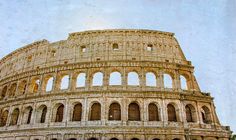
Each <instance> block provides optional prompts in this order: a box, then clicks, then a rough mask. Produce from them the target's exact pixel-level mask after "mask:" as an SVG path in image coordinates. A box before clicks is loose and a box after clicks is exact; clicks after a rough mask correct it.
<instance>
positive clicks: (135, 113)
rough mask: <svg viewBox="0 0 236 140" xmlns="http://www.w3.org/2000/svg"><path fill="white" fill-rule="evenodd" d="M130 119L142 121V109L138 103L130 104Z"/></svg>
mask: <svg viewBox="0 0 236 140" xmlns="http://www.w3.org/2000/svg"><path fill="white" fill-rule="evenodd" d="M128 120H129V121H140V120H141V119H140V109H139V105H138V104H137V103H131V104H129V109H128Z"/></svg>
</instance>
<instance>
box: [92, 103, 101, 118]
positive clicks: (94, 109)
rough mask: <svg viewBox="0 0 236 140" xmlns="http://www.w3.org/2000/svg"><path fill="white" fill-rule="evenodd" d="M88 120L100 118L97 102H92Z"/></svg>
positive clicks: (99, 107)
mask: <svg viewBox="0 0 236 140" xmlns="http://www.w3.org/2000/svg"><path fill="white" fill-rule="evenodd" d="M89 120H90V121H96V120H101V105H100V104H99V103H94V104H93V105H92V106H91V110H90V118H89Z"/></svg>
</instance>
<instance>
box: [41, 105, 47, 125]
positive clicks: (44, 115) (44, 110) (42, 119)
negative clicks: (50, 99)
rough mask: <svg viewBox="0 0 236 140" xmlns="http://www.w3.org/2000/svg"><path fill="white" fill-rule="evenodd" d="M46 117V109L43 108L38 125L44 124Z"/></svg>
mask: <svg viewBox="0 0 236 140" xmlns="http://www.w3.org/2000/svg"><path fill="white" fill-rule="evenodd" d="M46 115H47V107H46V106H44V107H43V110H42V114H41V117H40V123H45V120H46Z"/></svg>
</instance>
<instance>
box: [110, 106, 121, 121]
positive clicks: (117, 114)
mask: <svg viewBox="0 0 236 140" xmlns="http://www.w3.org/2000/svg"><path fill="white" fill-rule="evenodd" d="M108 119H109V120H121V110H120V104H118V103H112V104H111V105H110V107H109V116H108Z"/></svg>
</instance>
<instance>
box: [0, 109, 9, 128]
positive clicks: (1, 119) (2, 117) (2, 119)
mask: <svg viewBox="0 0 236 140" xmlns="http://www.w3.org/2000/svg"><path fill="white" fill-rule="evenodd" d="M7 117H8V110H5V111H4V112H3V113H2V114H0V126H5V125H6V123H7Z"/></svg>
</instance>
